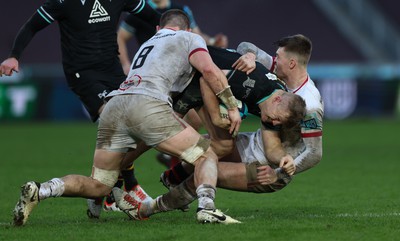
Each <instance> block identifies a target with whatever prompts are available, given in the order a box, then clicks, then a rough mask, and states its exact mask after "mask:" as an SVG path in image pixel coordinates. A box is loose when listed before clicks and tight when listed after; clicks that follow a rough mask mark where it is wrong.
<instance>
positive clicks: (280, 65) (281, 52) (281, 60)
mask: <svg viewBox="0 0 400 241" xmlns="http://www.w3.org/2000/svg"><path fill="white" fill-rule="evenodd" d="M275 61H276V67H275V74H276V75H277V76H278V77H279V78H280V79H283V80H285V79H287V78H286V76H287V74H286V73H287V70H288V69H289V66H290V65H289V64H290V58H289V56H288V54H287V53H286V52H285V49H284V48H283V47H279V48H278V50H277V51H276V58H275Z"/></svg>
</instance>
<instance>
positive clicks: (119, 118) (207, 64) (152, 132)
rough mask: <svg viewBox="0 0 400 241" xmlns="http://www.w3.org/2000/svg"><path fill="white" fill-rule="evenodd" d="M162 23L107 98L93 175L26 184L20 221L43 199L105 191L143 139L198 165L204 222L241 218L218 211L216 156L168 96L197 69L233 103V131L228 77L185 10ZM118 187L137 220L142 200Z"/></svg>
mask: <svg viewBox="0 0 400 241" xmlns="http://www.w3.org/2000/svg"><path fill="white" fill-rule="evenodd" d="M160 27H161V30H160V31H159V32H158V33H157V34H156V35H155V36H154V37H153V38H152V39H151V40H149V41H148V42H146V43H145V44H144V45H143V46H142V47H141V49H140V50H139V52H138V54H137V55H136V56H135V59H134V61H133V64H132V70H131V72H130V75H129V78H128V80H127V81H125V82H124V83H122V84H121V87H120V89H119V90H118V91H115V92H112V93H110V96H108V97H109V98H110V99H109V101H108V103H107V104H106V105H105V108H104V110H103V111H102V113H101V115H100V119H99V126H98V132H97V133H98V134H97V142H96V149H95V153H94V160H93V168H92V174H91V176H90V177H87V176H82V175H68V176H65V177H62V178H53V179H52V180H50V181H48V182H44V183H41V184H39V183H36V182H33V181H31V182H28V183H26V184H25V185H24V186H23V187H22V191H21V196H20V199H19V201H18V203H17V205H16V206H15V209H14V216H15V218H17V219H18V220H21V222H20V223H21V225H23V224H25V222H26V221H27V219H28V216H29V214H30V213H31V211H32V209H33V208H34V207H35V206H36V205H37V204H38V202H39V200H40V201H42V200H44V199H46V198H49V197H59V196H65V197H84V198H97V197H102V196H105V195H107V194H108V193H109V192H110V191H111V189H112V187H113V186H114V184H115V182H116V181H117V179H118V174H119V172H120V169H121V168H124V167H126V166H128V165H129V164H131V163H127V162H126V161H125V160H127V159H128V158H126V159H125V157H126V156H127V155H131V156H132V157H134V156H135V155H136V156H138V155H139V154H140V153H137V152H138V151H136V150H135V149H136V148H137V147H138V146H142V145H143V143H144V144H146V145H147V146H152V147H154V148H156V149H158V150H160V151H163V152H166V153H169V154H171V155H174V156H178V157H180V158H181V159H182V160H184V161H186V162H188V163H191V164H193V165H194V166H195V173H194V175H195V186H196V191H195V192H196V193H197V197H198V199H199V209H198V212H197V219H198V221H199V222H214V223H215V222H220V223H226V224H228V223H238V222H239V221H237V220H235V219H233V218H231V217H229V216H227V215H224V214H223V213H222V212H221V211H220V210H217V209H216V208H215V204H214V198H215V190H216V182H217V156H216V154H215V153H214V151H213V150H212V149H211V147H210V146H209V141H208V140H206V139H205V138H203V137H202V136H201V135H200V134H199V133H198V132H196V131H195V130H194V129H193V128H192V127H190V126H189V125H187V124H186V123H185V122H184V121H183V120H182V119H180V118H179V117H178V116H176V115H175V114H174V112H173V110H172V107H171V104H170V103H169V102H170V97H169V93H170V91H171V90H173V91H180V90H181V89H182V88H183V87H181V86H179V85H183V86H185V85H186V84H188V83H189V80H190V76H191V73H192V71H193V70H194V68H196V69H197V70H198V71H199V72H201V73H202V75H203V77H204V79H205V81H206V82H207V83H208V84H209V85H210V86H211V87H212V89H213V91H214V92H215V93H218V94H217V96H218V97H219V99H220V100H221V101H222V102H223V103H224V104H225V105H227V107H228V108H229V110H228V112H229V117H230V119H231V122H232V127H231V132H236V131H238V128H239V126H240V122H241V118H240V114H239V112H238V110H237V100H236V99H235V97H234V96H233V95H232V92H231V90H230V88H229V86H228V85H227V79H226V77H225V75H224V74H223V73H222V71H221V70H220V69H218V67H217V66H216V65H215V64H214V63H213V62H212V60H211V57H210V55H209V54H208V52H207V47H206V44H205V42H204V40H203V39H202V38H201V37H200V36H199V35H196V34H193V33H190V29H189V19H188V18H187V16H186V15H185V13H184V12H182V11H181V10H170V11H168V12H166V13H164V14H163V15H162V17H161V20H160ZM181 39H183V41H182V40H181ZM165 43H169V45H167V44H165ZM178 48H179V49H180V50H178ZM153 54H154V55H155V56H156V57H155V58H154V57H153V56H152V55H153ZM173 56H176V58H175V57H173ZM192 66H193V67H192ZM160 76H162V77H161V78H160ZM178 84H179V85H178ZM142 86H145V87H146V88H148V89H146V88H142ZM137 150H139V149H137ZM130 160H132V159H130ZM116 190H117V191H115V192H114V190H113V194H114V197H115V199H116V203H117V205H118V207H119V208H120V209H121V210H122V211H124V212H125V213H126V214H127V215H128V216H129V217H131V218H132V219H138V218H139V216H138V208H139V207H140V205H141V204H140V203H138V202H137V201H135V200H134V199H133V198H132V197H131V196H130V195H129V194H128V193H127V192H125V191H122V190H121V189H116Z"/></svg>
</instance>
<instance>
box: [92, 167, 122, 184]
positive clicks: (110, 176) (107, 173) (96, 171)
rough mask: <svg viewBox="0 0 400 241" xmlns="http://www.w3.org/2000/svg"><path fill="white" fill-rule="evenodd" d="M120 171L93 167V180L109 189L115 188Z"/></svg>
mask: <svg viewBox="0 0 400 241" xmlns="http://www.w3.org/2000/svg"><path fill="white" fill-rule="evenodd" d="M118 175H119V170H104V169H100V168H97V167H93V173H92V178H93V179H95V180H97V181H99V182H101V183H103V184H104V185H106V186H108V187H114V184H115V183H116V182H117V181H118Z"/></svg>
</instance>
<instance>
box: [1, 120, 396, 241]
mask: <svg viewBox="0 0 400 241" xmlns="http://www.w3.org/2000/svg"><path fill="white" fill-rule="evenodd" d="M258 126H259V124H258V121H257V120H254V119H251V118H250V119H249V120H247V121H245V122H244V124H243V126H242V128H241V130H242V131H250V130H252V129H255V128H257V127H258ZM399 134H400V123H399V121H396V120H346V121H325V126H324V153H323V159H322V162H321V163H320V164H319V165H318V166H316V167H315V168H314V169H311V170H309V171H307V172H305V173H302V174H300V175H298V176H296V177H295V179H294V180H293V181H292V183H291V184H290V185H289V186H288V187H286V188H285V189H283V190H282V191H279V192H276V193H272V194H252V193H240V192H233V191H227V190H222V189H218V192H217V199H216V204H217V207H218V208H220V209H222V210H223V211H225V212H226V213H227V214H229V215H231V216H232V217H234V218H237V219H239V220H241V221H242V222H243V223H242V224H239V225H230V226H224V225H201V224H197V223H196V219H195V209H196V208H195V207H196V205H197V203H193V204H192V205H191V210H190V211H189V212H187V213H183V212H181V211H174V212H169V213H163V214H158V215H154V216H152V217H151V218H150V219H149V220H146V221H131V220H128V219H127V217H126V215H124V214H122V213H104V212H103V213H102V217H101V219H99V220H89V219H88V218H87V217H86V201H85V200H84V199H80V198H56V199H47V200H45V201H43V202H42V203H40V204H39V206H38V207H37V208H36V209H35V210H34V211H33V213H32V215H31V217H30V219H29V221H28V223H27V224H26V226H24V227H20V228H16V227H13V226H11V225H10V223H11V220H12V209H13V208H14V205H15V203H16V202H17V200H18V197H19V187H20V186H21V184H23V183H25V182H26V181H30V180H35V181H39V182H43V181H46V180H49V179H51V178H53V177H61V176H64V175H66V174H70V173H76V174H83V175H89V174H90V171H91V165H92V156H93V150H94V147H95V138H96V125H94V124H91V123H57V124H56V123H19V124H4V123H2V124H0V153H1V157H0V188H1V189H0V190H1V194H2V195H1V202H0V240H2V241H3V240H4V241H12V240H15V241H23V240H32V241H35V240H40V241H42V240H54V241H57V240H60V241H63V240H85V241H89V240H96V241H100V240H107V241H114V240H115V241H117V240H118V241H120V240H146V241H147V240H191V241H195V240H229V241H232V240H285V241H287V240H307V241H309V240H332V241H333V240H335V241H336V240H363V241H365V240H377V241H378V240H379V241H381V240H400V188H399V184H400V174H399V171H400V163H399V161H400V157H399V154H400V151H399V150H400V144H399V143H400V142H399V140H398V136H399ZM154 157H155V152H154V151H149V152H148V153H146V154H145V155H144V156H143V157H142V158H141V159H140V160H139V161H138V162H137V163H136V170H137V171H136V175H137V177H138V178H139V180H140V182H141V185H142V186H143V187H144V188H145V190H146V191H147V192H148V193H149V194H150V195H152V196H157V195H159V194H161V193H164V192H165V189H164V188H163V187H162V185H161V184H160V183H159V182H158V178H159V174H160V173H161V172H162V171H163V170H164V167H163V166H162V165H161V164H159V163H158V162H157V161H156V160H155V158H154Z"/></svg>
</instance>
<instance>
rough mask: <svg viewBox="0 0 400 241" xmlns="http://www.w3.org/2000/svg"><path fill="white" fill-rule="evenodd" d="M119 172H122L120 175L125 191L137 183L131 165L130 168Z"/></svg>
mask: <svg viewBox="0 0 400 241" xmlns="http://www.w3.org/2000/svg"><path fill="white" fill-rule="evenodd" d="M121 174H122V176H123V178H124V182H125V190H126V191H127V192H129V191H130V190H132V189H133V188H134V187H135V186H136V185H138V184H139V182H138V180H137V179H136V177H135V168H134V167H133V165H132V166H131V167H130V168H128V169H126V170H123V171H121Z"/></svg>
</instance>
